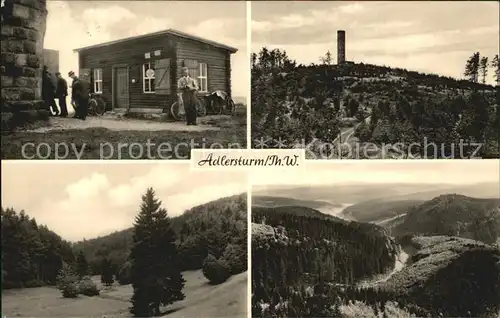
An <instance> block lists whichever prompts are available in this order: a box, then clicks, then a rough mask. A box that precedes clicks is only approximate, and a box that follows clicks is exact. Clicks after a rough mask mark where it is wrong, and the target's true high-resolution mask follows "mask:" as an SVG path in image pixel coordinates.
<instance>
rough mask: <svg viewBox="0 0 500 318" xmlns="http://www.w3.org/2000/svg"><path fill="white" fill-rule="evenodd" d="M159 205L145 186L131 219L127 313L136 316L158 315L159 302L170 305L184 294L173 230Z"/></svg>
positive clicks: (165, 212)
mask: <svg viewBox="0 0 500 318" xmlns="http://www.w3.org/2000/svg"><path fill="white" fill-rule="evenodd" d="M161 204H162V203H161V201H160V200H158V199H157V198H156V197H155V192H154V190H153V189H152V188H149V189H148V190H147V191H146V194H145V195H143V197H142V203H141V206H140V212H139V215H138V216H137V217H136V219H135V224H134V245H133V247H132V250H131V254H130V260H131V263H132V268H131V280H132V286H133V288H134V294H133V296H132V299H131V302H132V307H131V308H130V312H131V313H132V314H133V315H134V316H136V317H151V316H159V315H160V305H164V306H166V305H170V304H172V303H174V302H175V301H179V300H182V299H184V297H185V296H184V294H183V293H182V289H183V288H184V283H185V280H184V279H183V277H182V273H181V268H180V266H179V264H180V262H179V256H178V253H177V246H176V244H175V239H176V238H175V233H174V231H173V229H172V228H171V226H170V218H169V217H168V215H167V211H166V210H165V209H164V208H162V207H161Z"/></svg>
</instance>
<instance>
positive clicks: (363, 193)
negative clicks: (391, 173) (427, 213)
mask: <svg viewBox="0 0 500 318" xmlns="http://www.w3.org/2000/svg"><path fill="white" fill-rule="evenodd" d="M443 193H457V194H462V195H467V196H471V197H476V198H500V182H482V183H474V184H466V185H455V184H446V183H439V184H435V183H428V184H425V183H383V184H381V183H369V182H359V183H339V184H325V185H307V186H306V185H267V186H255V187H253V189H252V196H274V197H288V198H294V199H296V200H306V201H325V202H329V203H350V204H356V203H362V202H367V201H369V200H382V201H402V200H430V199H432V198H434V197H436V196H439V195H441V194H443Z"/></svg>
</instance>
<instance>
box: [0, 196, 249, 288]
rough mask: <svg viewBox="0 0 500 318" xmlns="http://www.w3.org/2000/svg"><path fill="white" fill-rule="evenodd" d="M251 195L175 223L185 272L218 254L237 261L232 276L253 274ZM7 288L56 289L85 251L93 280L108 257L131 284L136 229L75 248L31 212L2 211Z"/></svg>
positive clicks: (189, 213)
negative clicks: (250, 260) (249, 247)
mask: <svg viewBox="0 0 500 318" xmlns="http://www.w3.org/2000/svg"><path fill="white" fill-rule="evenodd" d="M246 201H247V200H246V194H242V195H238V196H232V197H227V198H222V199H219V200H215V201H212V202H208V203H206V204H202V205H199V206H196V207H193V208H192V209H190V210H188V211H186V212H185V213H184V214H182V215H181V216H178V217H174V218H172V219H171V225H172V227H173V229H174V231H175V232H176V234H177V242H178V245H179V253H180V257H181V266H182V267H183V270H197V269H200V268H201V267H202V263H203V260H204V259H205V258H206V257H207V256H208V254H209V253H210V254H212V255H213V256H214V257H216V258H223V259H224V260H229V259H230V260H231V261H230V262H229V263H231V264H232V265H231V267H232V269H231V270H230V271H231V274H238V273H241V272H243V271H246V270H247V202H246ZM2 233H3V235H2V257H3V259H2V264H3V268H2V278H3V285H2V287H3V288H4V289H7V288H19V287H37V286H43V285H47V284H48V285H53V284H54V283H55V278H56V276H57V273H58V271H59V269H60V268H61V266H62V263H63V262H67V263H70V264H72V263H74V261H75V255H78V253H79V252H80V251H83V253H84V255H85V258H86V260H87V262H88V265H89V267H90V271H91V274H92V275H99V274H101V269H102V267H101V266H102V260H103V258H104V257H106V258H107V259H108V260H109V261H110V262H111V264H112V267H113V271H114V272H115V273H116V276H117V278H118V279H119V280H121V281H122V283H124V284H126V283H127V282H128V279H127V277H128V276H127V273H128V269H129V268H130V264H129V262H128V261H127V258H128V254H129V252H130V249H131V247H132V244H133V230H132V228H130V229H126V230H123V231H118V232H115V233H112V234H110V235H107V236H103V237H98V238H95V239H91V240H84V241H82V242H78V243H74V244H71V243H69V242H66V241H64V240H63V239H62V238H61V237H59V236H58V235H57V234H56V233H54V232H52V231H50V230H49V229H48V228H47V227H45V226H39V225H37V223H36V220H34V219H32V218H30V217H29V216H28V215H27V214H26V213H24V212H20V213H16V211H14V210H13V209H6V210H4V209H2Z"/></svg>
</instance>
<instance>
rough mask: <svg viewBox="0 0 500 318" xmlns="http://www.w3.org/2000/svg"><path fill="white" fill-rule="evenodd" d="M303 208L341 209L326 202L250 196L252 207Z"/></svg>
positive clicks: (335, 204) (338, 205) (337, 205)
mask: <svg viewBox="0 0 500 318" xmlns="http://www.w3.org/2000/svg"><path fill="white" fill-rule="evenodd" d="M294 205H295V206H303V207H308V208H311V209H318V208H321V207H331V208H335V207H341V206H342V205H340V204H338V203H333V204H332V203H330V202H326V201H308V200H299V199H293V198H287V197H273V196H265V195H252V206H261V207H268V208H272V207H279V206H294Z"/></svg>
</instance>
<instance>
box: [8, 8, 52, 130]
mask: <svg viewBox="0 0 500 318" xmlns="http://www.w3.org/2000/svg"><path fill="white" fill-rule="evenodd" d="M46 20H47V8H46V0H6V1H5V6H4V7H3V8H2V27H1V40H2V48H1V79H2V82H1V84H2V102H1V112H2V131H5V130H10V129H13V128H15V127H17V126H22V125H24V124H27V123H30V122H33V121H38V120H46V119H48V115H49V112H48V110H45V105H44V102H43V101H42V97H41V92H42V87H41V86H42V65H43V40H44V37H45V29H46Z"/></svg>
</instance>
